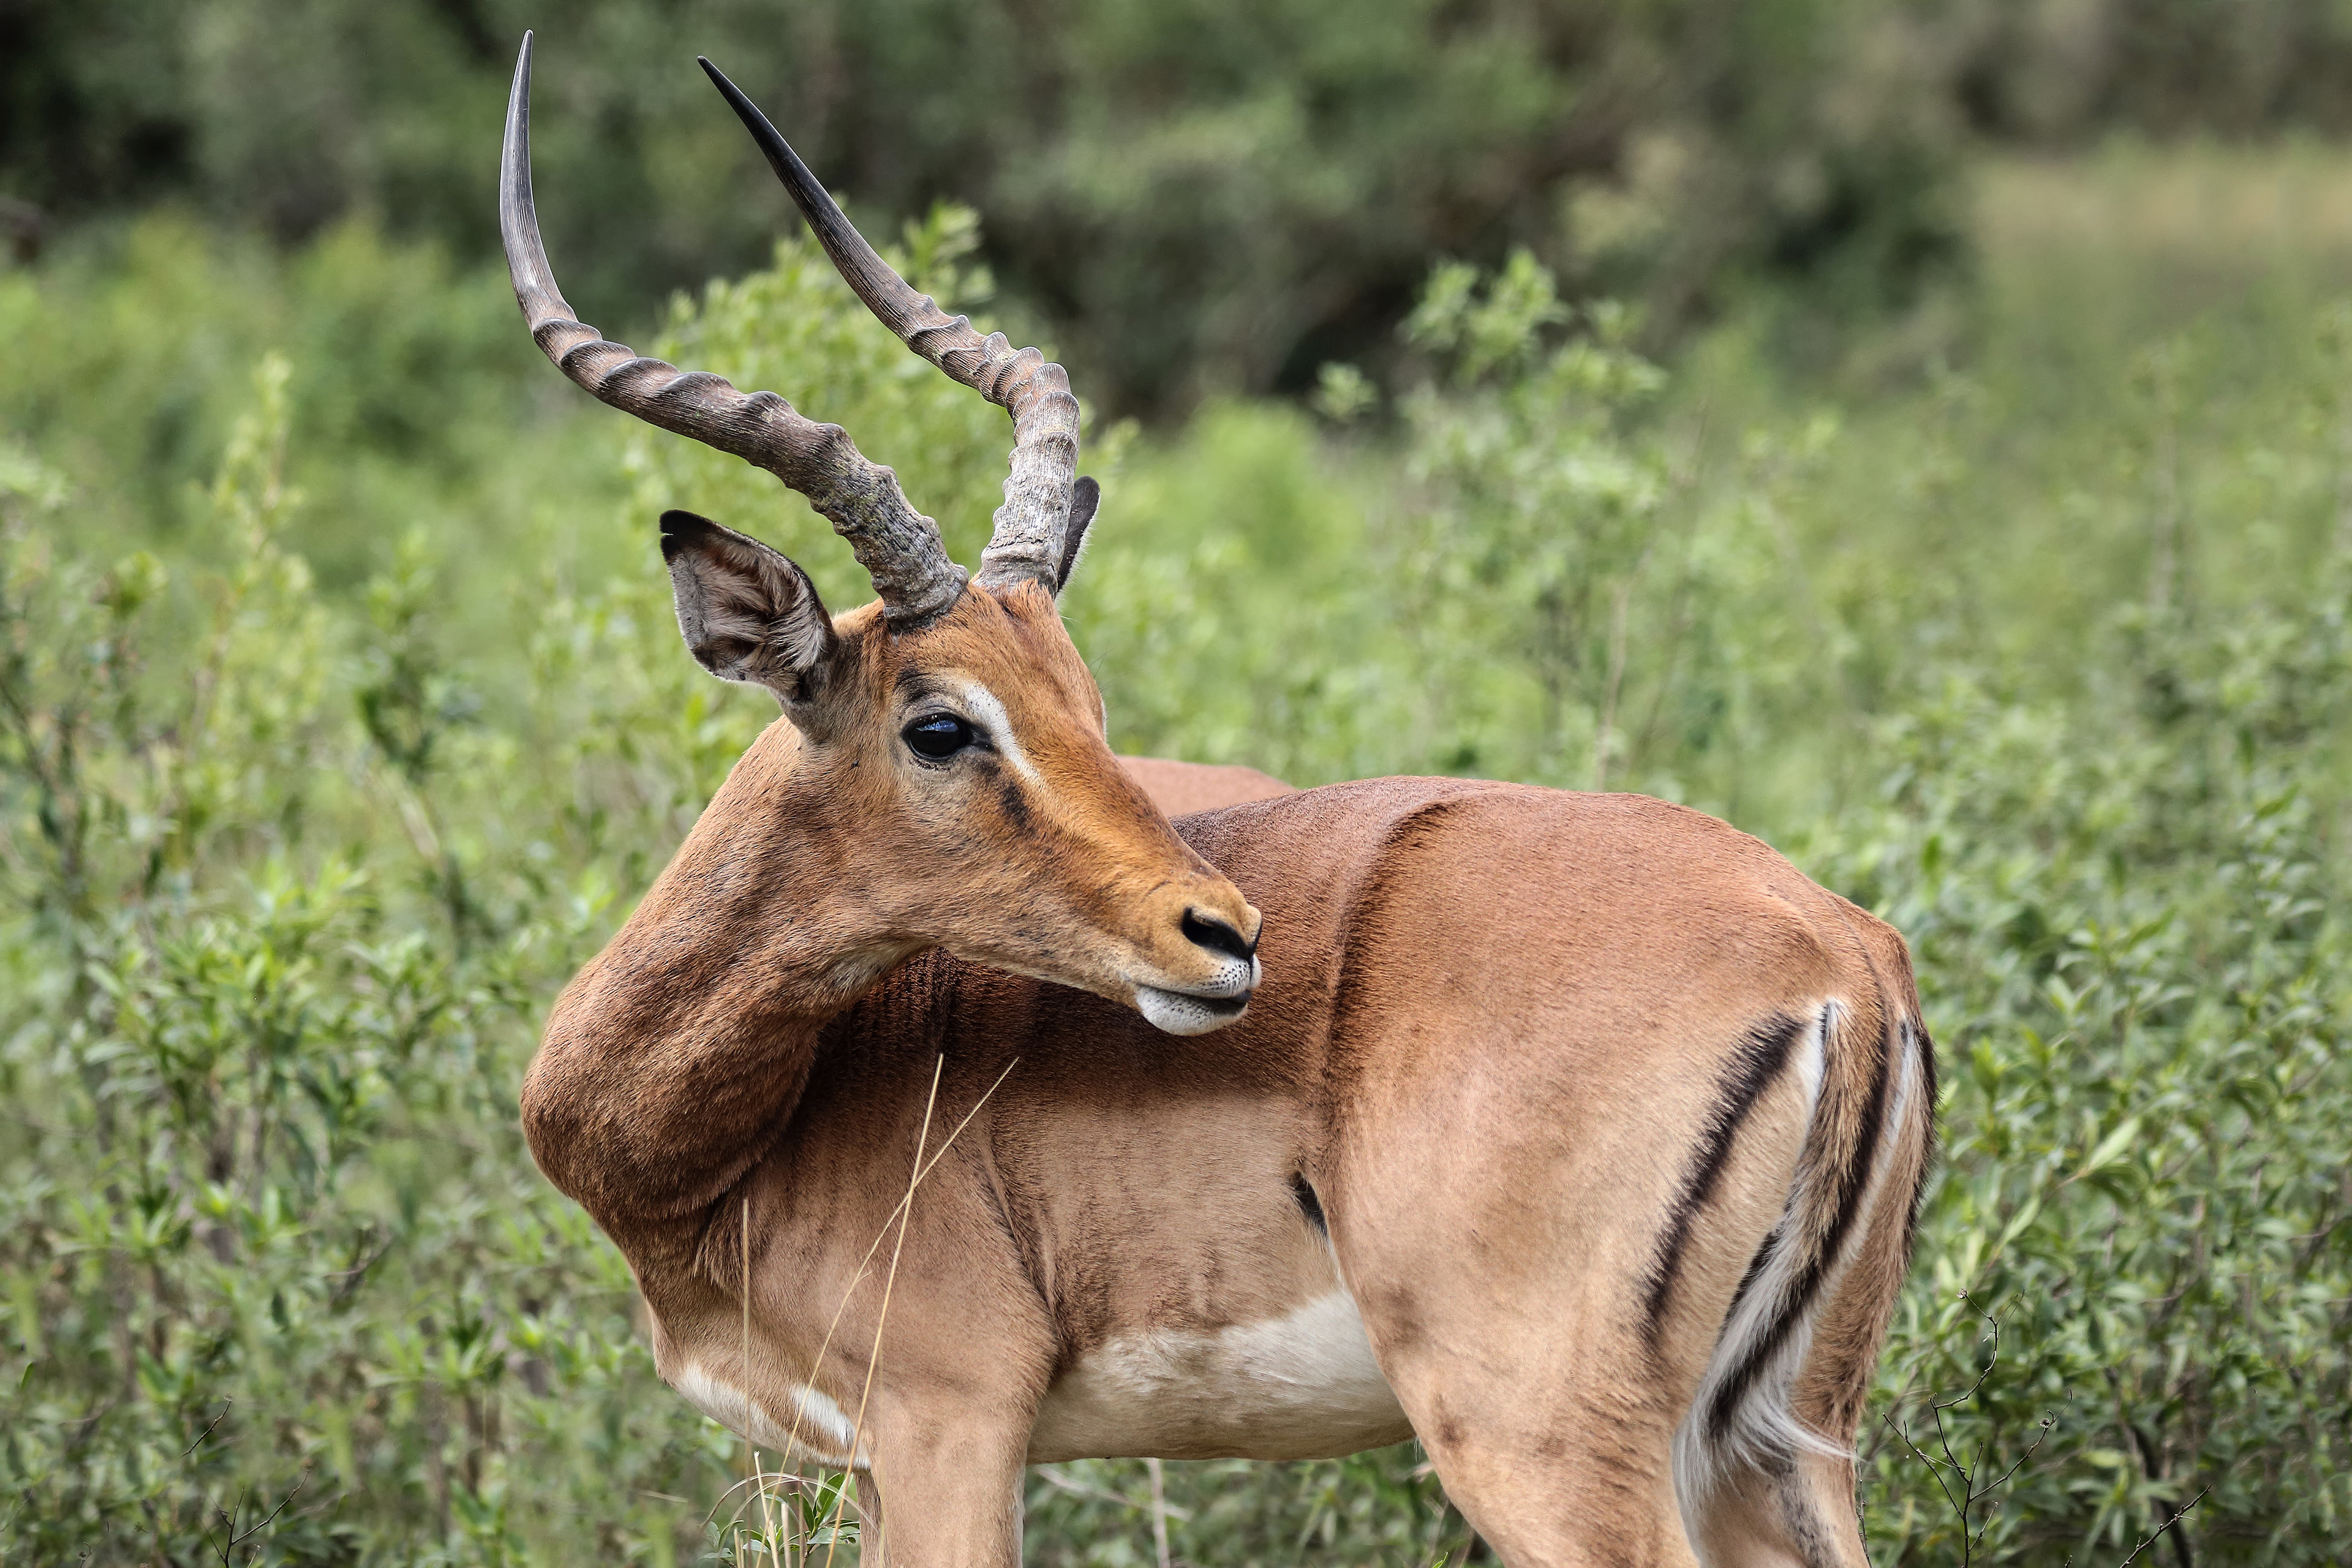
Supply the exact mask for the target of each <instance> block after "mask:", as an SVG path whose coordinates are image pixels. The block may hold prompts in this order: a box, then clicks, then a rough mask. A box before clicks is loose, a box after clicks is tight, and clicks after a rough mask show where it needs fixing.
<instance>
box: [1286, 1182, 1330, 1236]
mask: <svg viewBox="0 0 2352 1568" xmlns="http://www.w3.org/2000/svg"><path fill="white" fill-rule="evenodd" d="M1290 1195H1291V1196H1292V1197H1294V1198H1296V1199H1297V1200H1298V1212H1299V1213H1300V1214H1303V1215H1306V1216H1307V1224H1308V1225H1311V1226H1314V1227H1315V1228H1316V1229H1317V1230H1318V1232H1320V1233H1321V1234H1323V1235H1325V1236H1328V1235H1330V1234H1331V1225H1330V1222H1329V1221H1328V1220H1326V1219H1325V1218H1324V1217H1323V1200H1322V1199H1320V1198H1318V1197H1317V1196H1316V1195H1315V1187H1314V1184H1312V1183H1310V1182H1308V1181H1307V1178H1306V1176H1305V1175H1304V1174H1298V1175H1294V1176H1292V1177H1291V1178H1290Z"/></svg>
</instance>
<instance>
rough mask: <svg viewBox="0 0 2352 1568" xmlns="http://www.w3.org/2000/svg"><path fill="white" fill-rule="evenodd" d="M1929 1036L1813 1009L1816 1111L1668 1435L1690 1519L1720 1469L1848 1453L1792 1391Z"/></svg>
mask: <svg viewBox="0 0 2352 1568" xmlns="http://www.w3.org/2000/svg"><path fill="white" fill-rule="evenodd" d="M1866 1023H1867V1024H1880V1025H1882V1026H1880V1027H1876V1028H1866V1027H1865V1024H1866ZM1925 1040H1926V1035H1925V1034H1924V1032H1923V1031H1921V1030H1920V1029H1919V1028H1918V1026H1917V1025H1916V1022H1915V1021H1914V1020H1913V1019H1911V1018H1910V1017H1909V1016H1895V1017H1889V1016H1888V1015H1887V1014H1886V1013H1885V1012H1882V1011H1880V1010H1879V1009H1877V1008H1868V1009H1864V1010H1861V1011H1857V1010H1856V1009H1854V1008H1853V1007H1851V1006H1849V1005H1845V1004H1843V1003H1840V1002H1836V1001H1827V1002H1823V1003H1822V1004H1821V1005H1820V1007H1819V1008H1818V1010H1817V1011H1816V1012H1815V1014H1814V1016H1813V1018H1812V1020H1811V1025H1810V1026H1809V1027H1808V1029H1807V1031H1806V1036H1805V1038H1804V1040H1803V1043H1802V1045H1801V1047H1800V1055H1799V1060H1800V1063H1801V1071H1803V1072H1804V1074H1805V1076H1806V1077H1807V1079H1809V1080H1810V1081H1811V1090H1812V1092H1811V1098H1812V1111H1811V1119H1810V1121H1809V1123H1808V1126H1807V1129H1806V1132H1805V1141H1804V1144H1803V1148H1802V1151H1801V1153H1800V1154H1799V1156H1798V1161H1797V1170H1796V1174H1795V1176H1794V1178H1793V1179H1792V1180H1791V1181H1790V1184H1789V1195H1788V1201H1787V1204H1786V1205H1785V1206H1784V1208H1783V1209H1782V1211H1781V1215H1780V1222H1779V1223H1778V1224H1777V1225H1775V1226H1773V1227H1772V1229H1771V1231H1770V1233H1769V1234H1768V1235H1767V1236H1766V1237H1764V1240H1763V1243H1762V1244H1761V1245H1760V1246H1759V1247H1757V1249H1756V1254H1755V1256H1754V1258H1751V1259H1749V1261H1748V1271H1747V1273H1746V1274H1745V1276H1743V1277H1742V1278H1741V1279H1740V1281H1739V1288H1738V1290H1737V1291H1735V1292H1734V1293H1733V1296H1732V1300H1731V1308H1730V1310H1729V1311H1728V1312H1727V1313H1726V1314H1725V1316H1724V1323H1723V1330H1722V1332H1721V1334H1720V1335H1719V1337H1718V1338H1717V1342H1716V1347H1715V1352H1714V1353H1713V1355H1712V1356H1710V1357H1709V1358H1708V1361H1707V1364H1706V1372H1705V1373H1703V1374H1702V1376H1701V1377H1700V1380H1699V1388H1698V1395H1697V1397H1696V1399H1694V1400H1693V1401H1692V1402H1691V1406H1690V1409H1689V1411H1688V1413H1687V1414H1685V1416H1684V1417H1683V1421H1682V1425H1681V1426H1680V1427H1679V1428H1678V1429H1677V1430H1676V1431H1675V1455H1674V1473H1675V1494H1676V1497H1677V1499H1678V1500H1679V1501H1680V1503H1681V1506H1682V1511H1683V1514H1684V1517H1685V1520H1686V1521H1688V1520H1691V1519H1694V1518H1696V1517H1697V1515H1698V1513H1699V1511H1700V1508H1701V1505H1702V1504H1704V1503H1705V1502H1706V1500H1707V1499H1708V1498H1709V1497H1710V1496H1711V1495H1712V1493H1713V1492H1714V1491H1715V1489H1716V1488H1717V1486H1718V1485H1719V1484H1720V1482H1721V1481H1722V1479H1723V1478H1724V1477H1725V1476H1726V1475H1727V1474H1728V1473H1731V1472H1734V1471H1738V1470H1742V1469H1750V1468H1760V1469H1762V1470H1765V1471H1766V1472H1768V1473H1777V1472H1780V1471H1784V1470H1785V1469H1786V1468H1788V1466H1789V1464H1790V1462H1791V1461H1793V1460H1794V1459H1795V1458H1798V1456H1800V1455H1801V1454H1819V1455H1823V1456H1826V1457H1828V1458H1852V1457H1853V1451H1852V1449H1851V1448H1850V1447H1848V1446H1846V1445H1845V1444H1843V1443H1841V1442H1839V1441H1837V1440H1835V1439H1833V1438H1832V1437H1830V1436H1827V1435H1825V1434H1823V1433H1822V1432H1819V1431H1816V1430H1814V1429H1813V1427H1812V1426H1810V1425H1808V1424H1807V1423H1806V1422H1805V1420H1804V1419H1803V1418H1802V1417H1801V1416H1800V1415H1798V1413H1797V1411H1796V1408H1795V1403H1794V1397H1793V1396H1794V1393H1795V1388H1796V1384H1797V1379H1798V1375H1799V1373H1800V1372H1801V1369H1802V1368H1803V1366H1804V1364H1805V1358H1806V1354H1807V1352H1809V1351H1810V1350H1811V1345H1812V1338H1813V1324H1814V1321H1815V1318H1816V1317H1817V1315H1818V1313H1819V1310H1820V1309H1821V1306H1822V1301H1823V1300H1824V1299H1825V1298H1826V1297H1827V1296H1828V1294H1829V1287H1830V1285H1831V1283H1832V1280H1833V1279H1834V1277H1835V1276H1836V1274H1837V1273H1838V1271H1839V1269H1840V1268H1841V1266H1842V1265H1843V1262H1844V1261H1845V1259H1846V1258H1847V1256H1848V1254H1849V1253H1851V1252H1852V1251H1853V1250H1854V1249H1855V1247H1856V1245H1857V1243H1858V1242H1859V1240H1860V1233H1861V1232H1862V1231H1863V1230H1864V1228H1865V1227H1866V1226H1867V1223H1868V1220H1867V1216H1868V1215H1870V1214H1872V1213H1873V1212H1874V1209H1875V1208H1876V1198H1877V1196H1878V1193H1879V1190H1880V1188H1881V1186H1882V1184H1884V1182H1885V1180H1886V1179H1887V1177H1888V1173H1889V1172H1890V1171H1891V1170H1892V1168H1893V1166H1894V1165H1895V1163H1896V1161H1895V1157H1894V1151H1893V1148H1892V1145H1894V1144H1895V1142H1897V1138H1896V1136H1895V1130H1897V1129H1899V1128H1900V1127H1901V1126H1902V1125H1903V1121H1904V1118H1905V1116H1906V1114H1907V1113H1908V1112H1909V1111H1910V1110H1912V1101H1911V1097H1912V1096H1913V1095H1915V1094H1918V1093H1921V1092H1923V1090H1924V1089H1925V1088H1926V1082H1927V1078H1926V1075H1927V1073H1928V1072H1932V1070H1933V1069H1932V1068H1931V1067H1928V1066H1927V1064H1926V1063H1925V1062H1924V1060H1923V1058H1922V1050H1923V1046H1924V1042H1925Z"/></svg>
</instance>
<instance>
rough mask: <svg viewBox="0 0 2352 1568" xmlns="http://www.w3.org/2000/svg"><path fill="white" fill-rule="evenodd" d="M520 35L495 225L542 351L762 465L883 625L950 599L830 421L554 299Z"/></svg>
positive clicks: (929, 533) (526, 53) (945, 576)
mask: <svg viewBox="0 0 2352 1568" xmlns="http://www.w3.org/2000/svg"><path fill="white" fill-rule="evenodd" d="M530 44H531V36H530V34H529V33H525V34H524V35H523V36H522V52H521V54H520V55H519V56H518V57H517V58H516V59H515V74H514V88H513V90H512V91H511V92H510V93H509V95H508V98H507V133H506V148H505V153H504V155H503V158H502V161H501V165H500V168H499V232H500V234H501V235H502V236H503V237H504V238H505V240H506V249H507V271H508V273H509V276H510V277H512V279H514V291H515V302H516V303H517V304H519V305H520V306H521V307H522V313H523V319H524V320H525V321H529V322H530V335H531V336H532V337H533V338H535V339H536V340H538V342H539V346H540V347H541V349H542V350H544V351H545V352H546V354H547V357H548V358H549V359H551V360H553V361H554V362H555V363H556V366H557V368H558V369H560V370H562V372H563V374H565V375H568V376H570V377H571V378H572V380H573V381H574V382H577V383H578V384H580V385H581V386H583V387H584V388H586V389H587V390H588V391H590V392H592V393H593V394H595V395H597V396H598V397H600V398H602V399H603V400H604V402H606V403H609V404H611V405H613V406H614V407H615V408H619V409H623V410H625V411H626V412H628V413H631V414H634V415H635V416H637V417H638V418H640V419H643V420H645V421H646V423H648V424H652V425H658V426H661V427H662V428H663V429H665V430H668V431H672V432H675V433H676V434H677V435H680V436H689V437H693V438H694V439H695V440H697V441H700V442H702V443H704V444H705V445H706V446H711V447H718V448H719V450H720V451H722V452H728V453H731V454H733V455H734V456H736V457H738V458H742V459H743V460H744V461H745V462H747V463H751V464H753V465H754V466H756V467H759V468H765V469H767V470H768V472H770V473H772V474H773V475H775V476H776V478H778V479H782V480H783V481H784V483H785V484H787V485H789V486H791V487H792V488H793V489H796V490H798V491H799V492H800V493H801V494H802V495H803V496H806V497H807V498H808V502H809V505H811V506H812V507H814V508H815V509H816V510H817V511H818V512H820V513H822V514H823V515H824V518H825V519H826V520H827V521H830V522H831V523H832V524H833V526H834V530H835V531H836V532H838V533H839V534H840V535H841V536H842V537H843V538H844V539H846V540H847V541H849V547H850V549H851V550H852V551H854V552H856V555H857V562H858V564H859V565H861V566H863V567H865V568H866V575H867V576H869V577H871V578H873V579H874V591H875V592H876V593H877V594H878V595H881V599H882V604H883V608H884V611H885V613H886V614H887V616H889V618H890V620H891V621H892V622H893V623H896V624H905V623H910V622H914V621H919V620H922V619H924V618H926V617H928V616H934V615H937V614H938V613H939V612H940V611H941V610H944V609H946V608H947V607H948V606H949V605H952V604H954V603H955V602H956V599H957V598H958V597H959V596H960V595H961V594H962V593H963V585H964V572H963V568H962V567H961V566H958V565H957V564H956V563H954V562H953V561H951V560H950V559H949V558H948V552H947V546H946V545H945V544H943V543H942V542H940V531H939V525H938V524H936V523H934V522H933V521H931V520H930V519H929V518H928V517H925V516H924V515H923V514H922V513H920V512H919V511H917V510H915V509H914V508H913V507H912V506H911V505H909V504H908V500H907V498H906V496H905V494H904V493H903V492H902V491H900V489H898V476H897V475H896V474H894V473H892V472H891V471H890V470H889V469H888V468H885V467H883V466H882V465H881V464H879V463H874V462H869V461H867V460H866V458H864V457H863V456H861V455H860V454H859V452H858V450H857V447H856V445H855V444H854V443H853V442H852V441H851V440H850V439H849V437H848V435H847V434H846V433H845V431H843V429H842V428H841V426H838V425H821V424H819V423H817V422H816V421H815V420H814V419H810V418H808V417H806V416H803V415H801V414H799V413H797V412H795V411H794V410H793V405H791V404H789V403H787V402H785V401H784V400H783V399H782V398H781V397H779V396H777V395H775V394H774V393H772V392H753V393H743V392H738V391H737V390H736V389H735V388H734V387H733V386H732V385H730V384H729V383H728V382H726V381H725V380H723V379H722V378H720V377H719V376H716V375H711V374H708V373H706V372H702V371H681V370H679V369H678V368H677V366H675V365H671V364H666V363H663V362H662V361H660V360H657V359H645V358H641V357H640V356H639V355H638V354H637V353H636V352H635V350H633V349H631V348H629V347H628V346H627V345H626V344H624V343H615V342H607V341H606V340H605V339H604V338H603V337H601V336H599V335H598V333H597V331H596V329H595V328H593V327H591V326H588V325H586V324H584V323H583V322H582V321H581V320H580V319H579V317H577V316H576V315H574V314H573V313H572V307H571V306H570V305H567V304H565V303H564V300H563V295H562V291H561V290H559V289H557V288H556V286H555V274H554V272H553V271H552V270H551V269H550V268H549V267H548V264H547V247H546V246H545V245H544V244H543V243H542V242H541V239H540V236H539V216H538V214H537V212H536V211H535V210H534V209H533V207H532V205H531V199H530Z"/></svg>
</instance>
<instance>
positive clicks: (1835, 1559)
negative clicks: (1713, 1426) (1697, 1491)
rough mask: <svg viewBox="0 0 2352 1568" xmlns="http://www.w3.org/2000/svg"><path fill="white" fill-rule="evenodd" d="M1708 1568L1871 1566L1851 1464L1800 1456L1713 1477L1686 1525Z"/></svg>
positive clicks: (1845, 1567) (1865, 1567)
mask: <svg viewBox="0 0 2352 1568" xmlns="http://www.w3.org/2000/svg"><path fill="white" fill-rule="evenodd" d="M1691 1528H1692V1533H1693V1537H1694V1541H1693V1544H1694V1545H1695V1546H1696V1548H1697V1549H1698V1559H1699V1561H1700V1562H1701V1563H1704V1564H1705V1565H1706V1568H1869V1564H1870V1559H1869V1557H1868V1555H1867V1554H1866V1553H1865V1552H1864V1550H1863V1543H1862V1521H1861V1520H1860V1518H1859V1517H1858V1516H1857V1515H1856V1513H1855V1511H1854V1504H1853V1461H1852V1460H1850V1459H1837V1458H1830V1457H1829V1456H1827V1455H1825V1454H1801V1455H1799V1456H1798V1457H1797V1458H1794V1459H1793V1460H1790V1461H1787V1462H1786V1463H1784V1464H1781V1465H1779V1466H1776V1467H1772V1468H1762V1467H1749V1468H1743V1469H1741V1470H1739V1471H1737V1472H1735V1473H1732V1474H1727V1475H1725V1476H1722V1477H1720V1478H1718V1479H1717V1486H1716V1489H1714V1491H1713V1492H1712V1493H1711V1494H1710V1495H1709V1497H1708V1499H1707V1500H1706V1502H1705V1503H1704V1504H1702V1505H1701V1508H1700V1511H1699V1517H1698V1518H1696V1519H1695V1520H1693V1521H1691Z"/></svg>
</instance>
